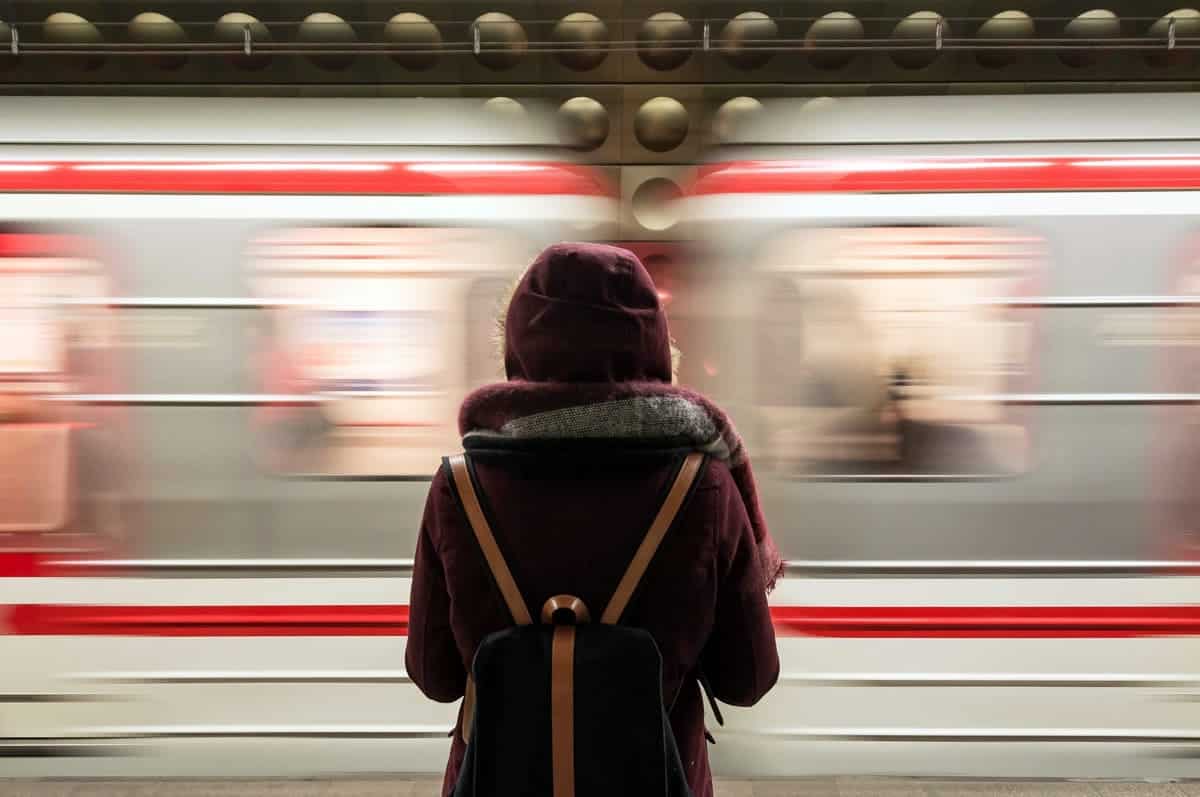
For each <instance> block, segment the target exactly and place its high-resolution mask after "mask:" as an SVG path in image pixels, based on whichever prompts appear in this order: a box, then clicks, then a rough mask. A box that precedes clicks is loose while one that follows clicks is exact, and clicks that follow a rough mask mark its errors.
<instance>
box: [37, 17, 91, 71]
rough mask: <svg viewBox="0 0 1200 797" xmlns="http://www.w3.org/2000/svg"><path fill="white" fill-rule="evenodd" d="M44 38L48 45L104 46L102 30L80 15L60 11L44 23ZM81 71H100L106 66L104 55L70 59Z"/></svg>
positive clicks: (81, 56) (47, 18)
mask: <svg viewBox="0 0 1200 797" xmlns="http://www.w3.org/2000/svg"><path fill="white" fill-rule="evenodd" d="M42 38H43V39H44V40H45V41H46V43H47V44H68V45H69V44H102V43H103V42H104V35H103V34H102V33H100V29H99V28H97V27H96V26H95V25H93V24H92V23H91V22H89V21H88V20H87V19H85V18H84V17H81V16H79V15H78V14H73V13H71V12H69V11H58V12H55V13H53V14H51V15H50V16H48V17H46V21H45V22H43V23H42ZM68 62H69V63H71V64H73V65H74V66H76V67H78V68H80V69H86V70H92V69H99V68H100V67H101V66H103V65H104V56H103V55H92V54H88V55H80V56H78V57H72V58H70V59H68Z"/></svg>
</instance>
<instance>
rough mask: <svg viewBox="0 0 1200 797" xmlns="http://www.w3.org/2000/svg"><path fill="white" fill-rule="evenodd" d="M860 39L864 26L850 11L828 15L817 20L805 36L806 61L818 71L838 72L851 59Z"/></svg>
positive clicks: (833, 12)
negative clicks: (829, 70) (832, 70)
mask: <svg viewBox="0 0 1200 797" xmlns="http://www.w3.org/2000/svg"><path fill="white" fill-rule="evenodd" d="M862 37H863V24H862V22H861V21H860V20H859V19H858V17H856V16H854V15H853V14H851V13H850V12H849V11H831V12H830V13H828V14H826V15H825V16H823V17H821V18H820V19H817V20H816V21H814V22H813V24H812V25H810V26H809V28H808V32H807V33H805V34H804V47H805V49H807V50H809V51H810V52H809V61H810V62H811V63H812V65H813V66H815V67H817V68H819V69H840V68H841V67H844V66H845V65H846V64H848V63H850V61H851V60H853V58H854V51H853V50H850V49H842V50H839V49H838V48H850V47H853V46H855V44H856V43H857V42H858V40H860V39H862Z"/></svg>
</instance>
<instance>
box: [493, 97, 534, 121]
mask: <svg viewBox="0 0 1200 797" xmlns="http://www.w3.org/2000/svg"><path fill="white" fill-rule="evenodd" d="M483 107H484V109H485V110H487V111H488V112H489V113H493V114H495V115H496V116H497V117H498V118H500V119H504V120H505V121H508V122H519V121H522V120H524V119H527V118H528V117H529V112H528V111H527V110H525V106H524V105H522V104H521V103H520V102H518V101H517V100H514V99H513V98H512V97H492V98H491V99H490V100H488V101H487V102H485V103H484V104H483Z"/></svg>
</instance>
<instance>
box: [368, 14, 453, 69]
mask: <svg viewBox="0 0 1200 797" xmlns="http://www.w3.org/2000/svg"><path fill="white" fill-rule="evenodd" d="M383 38H384V39H385V40H386V41H388V42H390V43H392V44H396V45H399V46H402V47H404V48H406V49H405V51H404V52H394V53H392V54H391V59H392V60H393V61H395V62H396V63H397V64H399V65H400V66H402V67H404V68H405V69H411V70H413V71H414V72H420V71H424V70H426V69H430V68H432V67H433V65H434V64H436V63H437V60H438V52H437V51H438V50H439V49H440V48H441V46H442V32H441V31H439V30H438V27H437V25H435V24H434V23H432V22H430V21H429V18H428V17H426V16H424V15H423V14H415V13H413V12H411V11H407V12H403V13H400V14H396V15H395V16H393V17H392V18H391V19H389V20H388V21H387V24H386V25H384V26H383Z"/></svg>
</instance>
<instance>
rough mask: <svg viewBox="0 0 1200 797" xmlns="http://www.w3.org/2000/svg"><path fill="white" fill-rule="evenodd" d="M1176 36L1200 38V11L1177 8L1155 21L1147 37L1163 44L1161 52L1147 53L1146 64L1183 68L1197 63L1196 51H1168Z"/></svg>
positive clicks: (1147, 32)
mask: <svg viewBox="0 0 1200 797" xmlns="http://www.w3.org/2000/svg"><path fill="white" fill-rule="evenodd" d="M1172 34H1174V37H1175V38H1197V37H1200V11H1197V10H1196V9H1194V8H1177V9H1175V10H1174V11H1172V12H1170V13H1168V14H1164V15H1163V16H1162V17H1160V18H1159V19H1157V20H1155V21H1154V23H1153V24H1152V25H1151V26H1150V29H1149V30H1147V31H1146V35H1148V36H1151V37H1153V38H1155V39H1158V40H1160V41H1162V42H1163V47H1162V49H1161V50H1153V51H1151V52H1148V53H1146V62H1147V63H1148V64H1150V65H1151V66H1156V67H1160V68H1163V67H1168V66H1176V67H1177V66H1183V65H1186V64H1194V63H1195V62H1196V51H1195V50H1182V49H1170V50H1169V49H1167V47H1168V45H1169V43H1170V40H1171V38H1172Z"/></svg>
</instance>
